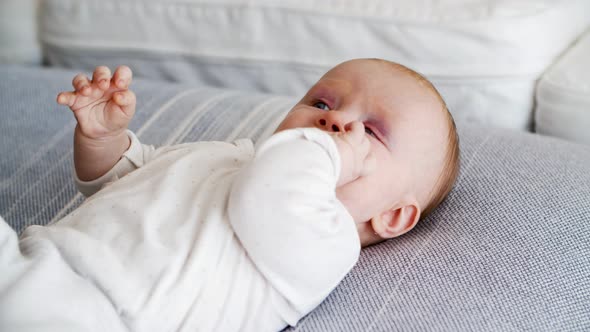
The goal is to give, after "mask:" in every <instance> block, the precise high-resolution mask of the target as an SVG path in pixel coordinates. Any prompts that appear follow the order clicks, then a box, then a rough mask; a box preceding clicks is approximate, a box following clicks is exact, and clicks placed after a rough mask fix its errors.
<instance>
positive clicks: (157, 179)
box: [0, 128, 360, 332]
mask: <svg viewBox="0 0 590 332" xmlns="http://www.w3.org/2000/svg"><path fill="white" fill-rule="evenodd" d="M129 137H130V138H131V140H132V143H131V146H130V148H129V150H128V151H127V152H126V153H125V155H124V157H123V158H122V159H121V160H120V161H119V162H118V163H117V165H115V167H113V169H111V170H110V171H109V172H108V173H107V174H105V175H104V176H103V177H101V178H99V179H97V180H95V181H92V182H81V181H79V180H78V181H77V182H78V185H79V188H80V190H81V191H82V192H83V193H85V194H86V195H87V196H90V197H89V198H88V199H87V200H86V201H85V202H84V203H83V204H82V205H81V206H80V207H79V208H78V209H77V210H75V211H74V212H72V213H71V214H70V215H68V216H66V217H65V218H63V219H61V220H60V221H58V222H57V223H55V224H52V225H50V226H45V227H43V226H31V227H29V228H27V229H26V230H25V231H24V232H23V234H22V235H21V236H20V239H17V236H16V234H15V233H14V231H12V230H11V229H10V228H9V226H8V225H7V224H6V223H5V222H4V221H3V220H1V218H0V250H1V251H0V252H1V254H0V331H12V332H17V331H60V332H63V331H101V332H102V331H112V332H115V331H158V332H163V331H191V332H192V331H223V332H225V331H277V330H280V329H282V328H284V327H285V326H287V325H295V324H296V323H297V321H298V320H299V319H301V318H302V317H303V316H304V315H306V314H307V313H309V312H310V311H311V310H312V309H313V308H315V307H316V306H317V305H318V304H319V303H320V302H322V301H323V300H324V299H325V298H326V296H327V295H328V294H329V293H330V292H331V291H332V290H333V289H334V288H335V287H336V285H337V284H338V283H339V282H340V281H341V280H342V278H343V277H344V276H345V275H346V274H347V273H348V272H349V271H350V269H351V268H352V267H353V265H354V264H355V263H356V261H357V259H358V255H359V252H360V241H359V237H358V234H357V229H356V226H355V223H354V221H353V220H352V217H351V216H350V214H349V213H348V212H347V211H346V209H345V207H344V206H343V205H342V204H341V203H340V201H339V200H338V199H337V198H336V195H335V187H336V182H337V180H338V177H339V172H340V159H339V158H340V157H339V155H338V150H337V148H336V145H335V144H334V142H333V140H332V139H331V138H330V136H329V135H327V134H326V133H323V132H322V131H320V130H317V129H311V128H306V129H292V130H287V131H283V132H281V133H278V134H275V135H273V136H271V138H269V139H268V140H266V141H265V142H264V143H263V144H261V145H260V147H259V149H258V150H257V151H254V146H253V144H252V142H251V141H250V140H238V141H236V142H235V143H234V144H231V143H224V142H197V143H187V144H180V145H176V146H170V147H163V148H159V149H154V148H153V147H151V146H145V145H142V144H141V143H140V142H139V141H138V139H137V137H136V136H135V135H133V134H132V133H131V132H129ZM100 188H102V189H100ZM99 189H100V190H99ZM19 249H20V250H19Z"/></svg>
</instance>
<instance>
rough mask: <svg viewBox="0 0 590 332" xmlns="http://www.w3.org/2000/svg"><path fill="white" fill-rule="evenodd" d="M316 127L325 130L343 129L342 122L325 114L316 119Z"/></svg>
mask: <svg viewBox="0 0 590 332" xmlns="http://www.w3.org/2000/svg"><path fill="white" fill-rule="evenodd" d="M316 125H317V126H318V128H320V129H322V130H326V131H333V132H339V131H344V123H343V122H342V121H338V120H337V119H333V118H330V117H327V116H322V117H320V118H319V119H317V121H316Z"/></svg>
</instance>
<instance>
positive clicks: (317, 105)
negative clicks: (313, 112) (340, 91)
mask: <svg viewBox="0 0 590 332" xmlns="http://www.w3.org/2000/svg"><path fill="white" fill-rule="evenodd" d="M313 107H315V108H319V109H321V110H324V111H329V110H330V106H328V104H326V103H324V102H323V101H318V102H316V103H315V104H313Z"/></svg>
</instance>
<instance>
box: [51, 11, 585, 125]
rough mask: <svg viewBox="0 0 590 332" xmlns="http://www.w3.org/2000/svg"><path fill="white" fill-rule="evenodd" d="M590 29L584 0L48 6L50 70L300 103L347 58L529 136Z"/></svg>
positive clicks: (462, 113)
mask: <svg viewBox="0 0 590 332" xmlns="http://www.w3.org/2000/svg"><path fill="white" fill-rule="evenodd" d="M589 23H590V1H588V0H565V1H550V0H526V1H509V0H421V1H406V0H373V1H362V0H335V1H312V0H282V1H279V0H276V1H270V0H218V1H209V0H184V1H168V0H151V1H131V0H102V1H96V0H45V1H44V2H43V10H42V12H41V33H40V38H41V41H42V44H43V46H44V48H45V53H46V56H47V57H48V60H49V62H50V63H51V64H53V65H62V66H66V67H77V68H85V69H88V70H90V69H91V68H92V67H94V66H95V65H97V64H107V65H110V66H115V65H118V64H121V63H125V64H129V65H130V66H131V67H132V68H133V69H134V71H135V73H136V74H138V75H140V76H145V77H155V78H167V79H171V80H176V81H184V82H192V83H202V84H208V85H214V86H223V87H232V88H240V89H249V90H258V91H264V92H272V93H278V94H288V95H297V96H300V95H301V94H302V93H304V91H306V90H307V89H308V88H309V87H310V86H311V85H312V84H313V83H314V82H315V81H316V80H317V79H318V78H319V77H320V75H321V74H323V73H324V72H325V71H326V70H327V69H329V68H330V67H332V66H333V65H335V64H337V63H339V62H342V61H344V60H347V59H350V58H358V57H379V58H386V59H390V60H394V61H397V62H400V63H403V64H405V65H407V66H409V67H411V68H413V69H416V70H418V71H420V72H421V73H423V74H425V75H426V76H427V77H428V78H430V79H432V80H433V81H434V83H435V84H436V86H437V87H439V89H440V91H441V92H442V94H443V95H444V97H445V99H446V100H447V103H448V104H449V107H450V109H451V111H452V112H453V114H454V115H455V118H456V120H457V121H458V122H459V123H460V122H475V123H481V124H486V125H494V126H500V127H508V128H517V129H527V128H529V127H530V125H531V122H532V109H533V100H534V97H533V94H534V87H535V82H536V80H537V79H538V78H539V77H540V76H541V74H542V72H543V71H544V70H545V69H546V68H547V67H548V66H549V65H550V64H551V63H552V62H553V61H554V59H555V58H556V57H557V56H558V55H559V54H560V53H561V52H563V51H564V50H565V49H566V48H567V47H568V46H569V45H570V43H571V42H572V41H573V40H574V39H575V38H576V37H577V36H578V35H579V34H580V33H581V32H582V31H584V30H585V28H586V27H587V26H588V25H589Z"/></svg>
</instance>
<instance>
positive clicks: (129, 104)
mask: <svg viewBox="0 0 590 332" xmlns="http://www.w3.org/2000/svg"><path fill="white" fill-rule="evenodd" d="M113 101H114V102H115V104H117V105H119V106H120V107H121V110H122V111H123V112H124V113H125V114H126V115H127V116H133V113H134V112H135V94H134V93H133V91H131V90H124V91H119V92H115V93H114V94H113Z"/></svg>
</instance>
